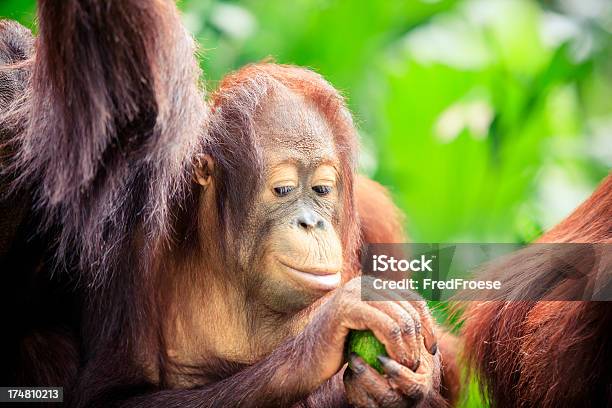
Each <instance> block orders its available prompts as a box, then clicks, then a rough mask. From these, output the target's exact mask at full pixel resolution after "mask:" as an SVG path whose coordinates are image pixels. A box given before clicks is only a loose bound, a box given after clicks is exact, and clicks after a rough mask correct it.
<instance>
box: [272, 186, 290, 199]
mask: <svg viewBox="0 0 612 408" xmlns="http://www.w3.org/2000/svg"><path fill="white" fill-rule="evenodd" d="M294 189H295V187H293V186H279V187H274V194H276V195H277V196H278V197H284V196H286V195H287V194H289V193H290V192H292V191H293V190H294Z"/></svg>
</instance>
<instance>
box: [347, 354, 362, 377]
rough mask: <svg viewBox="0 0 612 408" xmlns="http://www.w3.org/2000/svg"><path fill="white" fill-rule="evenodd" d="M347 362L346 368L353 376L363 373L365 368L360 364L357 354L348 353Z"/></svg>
mask: <svg viewBox="0 0 612 408" xmlns="http://www.w3.org/2000/svg"><path fill="white" fill-rule="evenodd" d="M348 360H349V361H348V362H349V364H348V366H349V368H350V369H351V371H353V372H354V373H355V374H361V373H363V372H364V371H365V367H364V365H363V364H361V361H359V356H358V355H357V354H355V353H350V354H349V358H348Z"/></svg>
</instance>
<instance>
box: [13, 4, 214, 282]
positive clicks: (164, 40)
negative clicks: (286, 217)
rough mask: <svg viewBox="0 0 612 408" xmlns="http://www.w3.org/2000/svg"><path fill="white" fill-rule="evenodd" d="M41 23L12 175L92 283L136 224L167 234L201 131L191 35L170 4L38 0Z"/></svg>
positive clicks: (150, 234) (65, 256) (152, 235)
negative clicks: (25, 187)
mask: <svg viewBox="0 0 612 408" xmlns="http://www.w3.org/2000/svg"><path fill="white" fill-rule="evenodd" d="M152 4H153V6H152ZM39 21H40V32H39V37H38V41H37V47H36V64H34V70H33V74H32V83H31V89H30V95H28V99H29V102H30V103H29V104H27V105H26V106H24V109H26V110H27V112H24V113H23V114H21V115H20V117H21V118H22V119H27V124H26V126H25V129H24V130H23V132H22V133H21V135H20V137H19V139H18V141H17V143H18V145H19V156H18V158H17V163H16V164H15V167H14V168H15V173H17V174H20V179H19V182H20V183H21V185H30V186H32V188H33V189H34V190H35V193H36V199H37V205H38V207H39V208H40V209H41V210H42V211H43V212H44V213H45V214H48V215H49V216H48V222H49V224H59V225H61V226H62V230H61V234H60V236H59V238H58V254H59V257H60V259H61V260H67V261H68V263H70V261H71V260H73V259H78V261H79V266H80V269H83V270H85V271H87V272H88V274H89V275H88V277H87V284H88V285H90V286H92V287H96V286H98V285H100V284H102V283H104V282H106V281H107V280H108V275H109V274H112V273H113V272H114V269H115V268H116V267H117V266H118V263H119V261H120V259H119V257H118V256H117V255H118V253H119V252H120V250H119V248H121V247H125V246H126V245H129V242H128V241H129V240H128V237H129V236H132V235H134V232H135V231H138V232H140V233H141V234H142V235H143V238H145V237H146V240H147V241H148V242H153V243H155V244H153V245H157V243H158V242H159V240H160V239H161V238H165V237H168V236H171V231H170V225H171V222H172V220H171V208H172V206H173V205H175V204H176V203H177V201H180V197H181V196H182V194H184V191H185V187H186V186H188V185H189V184H188V183H187V182H186V180H187V176H188V170H189V164H190V159H191V157H192V156H193V152H194V150H195V149H196V147H197V146H198V145H199V144H201V143H203V142H204V138H205V133H204V128H203V125H204V121H205V119H206V109H205V106H204V102H203V95H202V93H201V92H200V91H199V89H198V87H197V82H198V76H199V70H198V68H197V64H196V61H195V58H194V57H193V53H194V44H193V41H192V39H191V38H190V37H189V36H188V35H187V34H186V33H185V32H184V30H183V29H182V27H181V25H180V23H179V18H178V15H177V13H176V10H175V6H174V4H173V3H172V2H169V1H155V2H151V3H149V2H141V1H124V0H121V1H118V0H112V1H106V2H99V1H93V0H92V1H77V0H68V1H64V0H45V1H41V2H40V3H39ZM109 27H112V28H113V29H112V30H109ZM170 44H171V46H169V45H170ZM75 250H76V252H74V251H75ZM131 273H133V272H131Z"/></svg>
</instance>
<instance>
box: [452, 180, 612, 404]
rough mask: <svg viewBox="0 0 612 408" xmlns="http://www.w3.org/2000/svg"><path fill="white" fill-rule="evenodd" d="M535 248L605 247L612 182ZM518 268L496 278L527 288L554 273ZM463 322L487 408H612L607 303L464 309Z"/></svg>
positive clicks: (609, 236) (610, 239)
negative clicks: (555, 245)
mask: <svg viewBox="0 0 612 408" xmlns="http://www.w3.org/2000/svg"><path fill="white" fill-rule="evenodd" d="M539 242H546V243H555V242H580V243H594V242H598V243H608V244H609V243H612V175H611V176H608V177H607V178H606V179H605V180H604V181H603V182H602V183H601V185H600V186H599V187H598V188H597V190H596V191H595V192H594V193H593V194H592V195H591V197H590V198H589V199H588V200H586V201H585V202H584V203H583V204H582V205H581V206H580V207H578V208H577V209H576V210H575V211H574V212H573V213H572V214H571V215H570V216H569V217H567V218H566V219H565V220H564V221H562V222H561V223H560V224H559V225H557V226H556V227H554V228H553V229H552V230H550V231H549V232H548V233H546V234H545V235H544V236H543V237H542V238H540V240H539ZM607 262H610V260H609V259H608V260H607ZM522 266H523V264H521V263H519V264H518V265H514V266H513V267H512V270H511V271H509V272H508V271H505V272H504V276H506V277H508V278H513V279H518V280H520V281H521V282H523V284H524V285H525V287H528V286H529V285H530V283H531V282H535V281H536V280H537V279H538V278H540V277H541V276H544V274H552V273H554V271H551V270H548V269H542V270H539V269H530V268H522ZM565 284H567V281H563V282H560V283H559V288H562V287H563V286H564V285H565ZM464 317H465V326H464V328H463V335H464V343H465V354H466V357H467V359H468V361H469V362H470V364H472V365H473V367H475V368H476V369H477V370H478V373H479V374H480V375H481V376H482V380H483V382H484V384H485V386H486V389H487V391H488V392H489V394H490V398H491V402H492V403H493V405H494V406H497V407H523V406H525V407H527V406H541V407H558V406H568V407H573V406H605V405H607V406H609V405H611V404H612V388H610V384H611V383H612V366H611V365H610V361H612V332H611V331H610V327H611V325H612V308H611V307H610V305H609V303H607V302H584V301H571V302H570V301H545V302H544V301H543V302H537V303H535V302H526V301H521V302H519V301H513V302H498V301H495V302H482V303H475V304H470V305H469V306H468V309H467V312H466V314H465V316H464Z"/></svg>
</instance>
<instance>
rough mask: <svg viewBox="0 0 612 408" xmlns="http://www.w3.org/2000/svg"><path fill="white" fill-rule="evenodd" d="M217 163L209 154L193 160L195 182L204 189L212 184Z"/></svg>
mask: <svg viewBox="0 0 612 408" xmlns="http://www.w3.org/2000/svg"><path fill="white" fill-rule="evenodd" d="M214 170H215V161H214V160H213V158H212V157H211V156H210V155H209V154H198V155H197V156H196V157H195V159H194V160H193V181H195V182H196V183H198V184H199V185H201V186H203V187H208V186H209V185H210V183H211V182H212V177H213V172H214Z"/></svg>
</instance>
